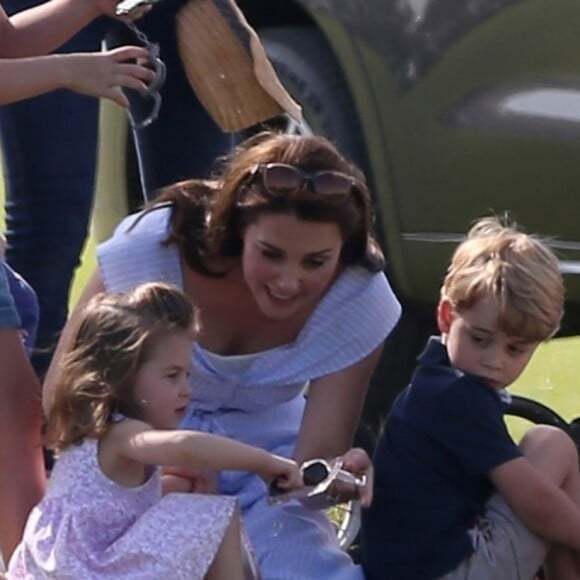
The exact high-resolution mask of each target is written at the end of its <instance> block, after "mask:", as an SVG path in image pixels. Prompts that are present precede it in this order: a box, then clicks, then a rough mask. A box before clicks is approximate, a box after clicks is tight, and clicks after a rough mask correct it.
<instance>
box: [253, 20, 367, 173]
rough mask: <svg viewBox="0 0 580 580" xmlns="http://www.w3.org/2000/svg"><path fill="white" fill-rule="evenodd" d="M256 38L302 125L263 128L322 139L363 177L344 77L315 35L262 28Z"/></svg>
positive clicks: (360, 144)
mask: <svg viewBox="0 0 580 580" xmlns="http://www.w3.org/2000/svg"><path fill="white" fill-rule="evenodd" d="M260 38H261V40H262V43H263V45H264V48H265V50H266V53H267V54H268V57H269V59H270V61H271V62H272V65H273V66H274V68H275V69H276V72H277V73H278V76H279V78H280V81H281V82H282V84H283V85H284V86H285V87H286V89H287V90H288V92H289V93H290V94H291V95H292V96H293V97H294V98H295V99H296V101H297V102H298V103H300V105H301V106H302V111H303V116H304V123H303V124H302V125H297V124H296V123H294V122H292V121H291V120H289V119H288V118H285V119H283V118H279V119H277V120H274V121H273V123H268V125H273V126H275V127H278V128H282V129H284V130H285V131H287V132H293V133H300V134H317V135H324V136H325V137H327V138H328V139H330V140H331V141H332V142H333V143H335V144H336V145H337V147H338V148H339V149H340V151H341V152H342V153H344V154H345V155H346V156H347V157H348V158H349V159H351V160H352V161H354V162H355V163H356V164H357V165H359V167H360V168H361V169H362V170H363V171H365V172H366V171H367V170H368V163H367V157H366V148H365V144H364V140H363V137H362V132H361V129H360V125H359V123H358V114H357V112H356V109H355V106H354V102H353V99H352V97H351V94H350V91H349V88H348V85H347V84H346V81H345V78H344V74H343V73H342V70H341V69H340V67H339V65H338V63H337V61H336V59H335V58H334V55H333V53H332V51H331V49H330V48H329V46H328V44H327V43H326V41H325V40H324V38H323V36H322V35H321V34H320V32H318V31H317V30H315V29H314V28H308V27H279V28H267V29H264V30H262V31H261V32H260Z"/></svg>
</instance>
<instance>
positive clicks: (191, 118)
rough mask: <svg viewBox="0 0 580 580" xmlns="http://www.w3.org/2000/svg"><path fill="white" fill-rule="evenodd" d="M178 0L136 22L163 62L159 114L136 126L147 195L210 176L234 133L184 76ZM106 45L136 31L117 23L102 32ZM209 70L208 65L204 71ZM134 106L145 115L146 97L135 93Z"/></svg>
mask: <svg viewBox="0 0 580 580" xmlns="http://www.w3.org/2000/svg"><path fill="white" fill-rule="evenodd" d="M178 4H179V3H178V2H161V3H159V4H157V5H156V6H155V7H154V8H153V10H151V12H150V13H149V14H147V15H146V16H145V17H144V18H142V19H141V20H139V21H138V22H137V23H136V24H137V25H138V27H139V28H140V29H141V30H143V32H145V33H146V34H147V37H148V38H149V40H150V41H151V42H155V43H158V44H159V45H160V50H161V54H160V56H161V59H162V60H163V61H164V62H165V64H166V66H167V76H166V80H165V84H164V85H163V87H162V89H161V96H162V99H163V101H162V105H161V109H160V111H159V116H158V117H157V120H156V121H154V122H153V123H152V124H151V125H149V126H148V127H146V128H143V129H138V130H135V131H134V137H135V141H136V144H137V153H138V160H139V170H140V173H141V183H142V187H143V191H144V195H145V196H146V197H147V198H148V199H150V198H152V197H153V196H154V192H155V190H156V189H158V188H160V187H163V186H166V185H169V184H172V183H175V182H177V181H181V180H184V179H191V178H203V177H207V176H208V172H209V171H210V169H211V168H212V166H213V164H214V161H215V159H216V157H219V156H221V155H224V154H226V153H228V152H229V151H230V149H231V148H232V146H233V137H232V135H229V134H226V133H223V132H222V131H220V129H219V127H218V126H217V125H216V124H215V123H214V122H213V120H212V119H211V117H210V116H209V114H208V113H207V112H206V111H205V109H204V108H203V106H202V105H201V103H200V102H199V100H198V99H197V97H196V96H195V94H194V93H193V91H192V89H191V87H190V85H189V82H188V81H187V78H186V76H185V72H184V70H183V66H182V64H181V60H180V58H179V53H178V49H177V41H176V35H175V11H176V8H178ZM106 41H107V46H108V47H110V48H111V47H114V46H120V45H121V44H125V43H127V42H130V43H132V44H133V43H135V41H136V38H135V35H134V34H133V33H132V32H131V31H130V30H129V29H128V28H127V27H126V26H124V25H123V24H120V23H116V24H114V25H113V27H112V28H111V30H110V32H109V33H108V34H107V37H106ZM208 74H211V71H208ZM131 99H132V108H133V109H135V108H136V107H139V106H140V105H142V106H143V108H144V110H145V112H144V113H141V114H139V118H143V117H144V116H146V112H147V111H148V110H149V108H150V107H149V105H148V104H147V101H146V100H145V101H144V100H143V98H142V97H139V96H137V95H133V96H132V97H131Z"/></svg>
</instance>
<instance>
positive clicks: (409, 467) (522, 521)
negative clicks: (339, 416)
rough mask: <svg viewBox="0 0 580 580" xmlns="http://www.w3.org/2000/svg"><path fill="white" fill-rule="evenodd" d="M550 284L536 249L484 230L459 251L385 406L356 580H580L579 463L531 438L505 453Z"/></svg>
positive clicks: (553, 291)
mask: <svg viewBox="0 0 580 580" xmlns="http://www.w3.org/2000/svg"><path fill="white" fill-rule="evenodd" d="M563 295H564V289H563V282H562V277H561V274H560V272H559V268H558V260H557V258H556V257H555V256H554V254H553V253H552V252H551V251H550V250H549V249H548V248H547V247H546V246H545V245H544V244H543V243H542V242H541V241H539V240H538V239H536V238H535V237H533V236H529V235H526V234H524V233H520V232H519V231H517V230H516V229H515V228H514V227H509V226H505V225H502V223H500V221H499V220H497V219H494V218H484V219H482V220H480V221H479V222H477V223H476V224H475V226H474V227H473V228H472V229H471V231H470V232H469V235H468V238H467V239H466V240H465V241H464V242H463V243H461V244H460V245H459V247H458V248H457V250H456V251H455V253H454V255H453V259H452V261H451V264H450V266H449V269H448V271H447V275H446V277H445V280H444V282H443V286H442V288H441V298H440V302H439V306H438V309H437V322H438V325H439V329H440V331H441V337H440V338H434V337H433V338H431V339H430V340H429V342H428V344H427V347H426V348H425V350H424V351H423V353H422V354H421V355H420V357H419V359H418V363H419V364H418V367H417V369H416V371H415V373H414V375H413V377H412V380H411V384H410V385H409V386H408V387H407V388H406V389H405V390H404V391H403V392H402V393H401V394H400V395H399V396H398V397H397V399H396V401H395V402H394V404H393V407H392V409H391V412H390V414H389V417H388V418H387V421H386V424H385V427H384V431H383V433H382V435H381V438H380V441H379V444H378V447H377V450H376V453H375V457H374V467H375V488H374V500H373V504H372V505H371V507H370V509H369V510H367V511H366V513H364V514H363V518H364V519H363V562H364V566H365V571H366V574H367V579H369V580H376V579H381V580H384V579H385V578H393V579H396V580H406V579H409V580H423V579H425V580H426V579H434V578H444V579H445V580H460V579H461V580H517V579H521V580H531V579H532V578H534V576H535V573H536V572H537V570H538V568H539V567H540V566H541V565H542V564H543V563H544V565H545V566H546V569H547V571H548V574H549V577H550V578H557V579H559V580H563V579H568V578H580V509H579V507H578V503H579V502H580V478H579V472H578V469H579V467H578V453H577V451H576V447H575V445H574V443H573V442H572V441H571V439H570V438H569V437H568V436H567V435H565V434H564V433H563V432H562V431H560V430H558V429H555V428H551V427H547V426H538V427H534V428H533V429H531V430H530V431H529V432H528V433H527V434H526V435H525V437H524V438H523V440H522V441H521V444H520V445H519V446H518V445H516V444H515V443H514V442H513V440H512V438H511V437H510V435H509V433H508V431H507V429H506V427H505V424H504V421H503V409H504V406H505V402H506V399H507V398H508V395H507V393H506V392H505V390H504V389H505V388H506V387H509V385H511V384H512V383H513V382H514V381H515V380H516V379H517V378H518V377H519V376H520V375H521V373H522V372H523V370H524V369H525V368H526V366H527V364H528V362H529V361H530V359H531V357H532V355H533V354H534V352H535V350H536V348H537V347H538V345H539V344H540V343H541V342H542V341H544V340H546V339H548V338H550V337H551V336H552V335H553V334H554V333H555V332H556V331H557V330H558V328H559V325H560V320H561V317H562V312H563Z"/></svg>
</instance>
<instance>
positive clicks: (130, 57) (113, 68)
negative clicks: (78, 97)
mask: <svg viewBox="0 0 580 580" xmlns="http://www.w3.org/2000/svg"><path fill="white" fill-rule="evenodd" d="M58 58H59V62H60V66H61V74H62V75H63V79H62V80H63V82H62V86H64V87H66V88H69V89H71V90H73V91H76V92H77V93H81V94H83V95H89V96H93V97H104V98H108V99H111V100H112V101H114V102H115V103H117V104H118V105H121V106H122V107H127V106H129V101H128V100H127V97H126V96H125V95H124V94H123V91H122V90H121V88H122V87H126V88H130V89H134V90H136V91H141V92H144V91H146V90H147V83H149V82H151V81H152V80H153V78H154V77H155V73H154V72H153V71H152V70H150V69H149V68H147V67H145V66H142V65H140V64H136V63H134V62H127V61H136V60H137V59H142V60H145V61H148V60H149V59H150V55H149V53H148V52H147V50H145V49H144V48H142V47H138V46H123V47H120V48H115V49H113V50H109V51H106V52H100V53H74V54H66V55H58Z"/></svg>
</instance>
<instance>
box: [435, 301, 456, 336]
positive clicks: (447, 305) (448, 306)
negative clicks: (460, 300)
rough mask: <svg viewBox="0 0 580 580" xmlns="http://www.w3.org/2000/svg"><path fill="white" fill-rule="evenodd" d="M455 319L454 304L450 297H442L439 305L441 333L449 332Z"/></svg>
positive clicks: (438, 321) (438, 317)
mask: <svg viewBox="0 0 580 580" xmlns="http://www.w3.org/2000/svg"><path fill="white" fill-rule="evenodd" d="M452 321H453V304H452V303H451V301H450V300H449V298H441V300H439V304H438V305H437V326H439V332H440V333H441V334H447V333H448V332H449V327H450V326H451V322H452Z"/></svg>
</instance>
